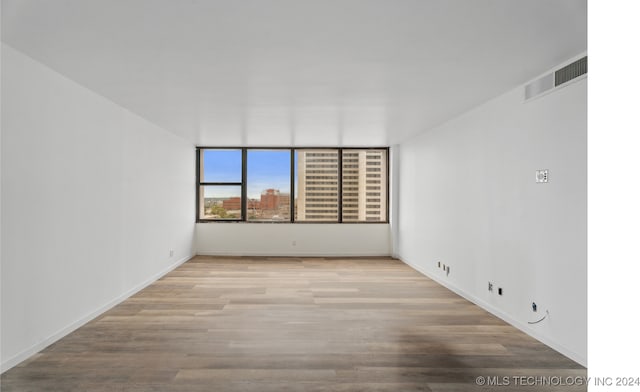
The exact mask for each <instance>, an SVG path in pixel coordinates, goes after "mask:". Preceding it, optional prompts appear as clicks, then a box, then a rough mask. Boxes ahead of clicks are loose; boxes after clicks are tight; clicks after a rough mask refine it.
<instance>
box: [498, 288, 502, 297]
mask: <svg viewBox="0 0 640 392" xmlns="http://www.w3.org/2000/svg"><path fill="white" fill-rule="evenodd" d="M498 295H502V287H498Z"/></svg>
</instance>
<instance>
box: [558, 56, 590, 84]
mask: <svg viewBox="0 0 640 392" xmlns="http://www.w3.org/2000/svg"><path fill="white" fill-rule="evenodd" d="M586 73H587V56H585V57H583V58H581V59H580V60H578V61H574V62H573V63H571V64H569V65H567V66H566V67H562V68H560V69H559V70H557V71H556V78H555V79H556V81H555V85H556V87H558V86H559V85H561V84H563V83H567V82H568V81H570V80H572V79H575V78H577V77H578V76H580V75H584V74H586Z"/></svg>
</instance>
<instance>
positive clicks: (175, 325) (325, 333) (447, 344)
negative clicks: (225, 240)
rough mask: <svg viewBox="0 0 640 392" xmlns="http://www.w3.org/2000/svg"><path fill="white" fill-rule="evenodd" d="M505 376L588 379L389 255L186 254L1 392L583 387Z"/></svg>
mask: <svg viewBox="0 0 640 392" xmlns="http://www.w3.org/2000/svg"><path fill="white" fill-rule="evenodd" d="M487 376H498V379H492V381H493V382H496V380H497V381H498V383H499V384H500V385H496V386H492V387H488V386H486V385H485V386H483V387H480V386H477V385H476V378H477V377H485V380H486V377H487ZM513 376H536V377H547V378H546V380H556V383H557V381H558V380H559V379H557V378H556V379H551V378H549V377H560V378H562V380H564V379H565V378H566V377H582V376H586V370H585V369H584V368H583V367H581V366H580V365H578V364H576V363H575V362H573V361H571V360H569V359H567V358H566V357H564V356H562V355H560V354H558V353H557V352H555V351H553V350H551V349H550V348H548V347H546V346H545V345H543V344H541V343H539V342H537V341H536V340H534V339H532V338H530V337H529V336H527V335H525V334H524V333H522V332H519V331H518V330H516V329H515V328H513V327H511V326H509V325H507V324H506V323H504V322H503V321H501V320H500V319H498V318H496V317H494V316H492V315H491V314H489V313H487V312H485V311H484V310H482V309H481V308H479V307H477V306H475V305H473V304H472V303H470V302H468V301H466V300H465V299H463V298H461V297H459V296H457V295H456V294H453V293H452V292H450V291H449V290H447V289H445V288H443V287H442V286H440V285H438V284H437V283H435V282H434V281H432V280H430V279H428V278H426V277H424V276H423V275H421V274H419V273H417V272H415V271H414V270H413V269H411V268H410V267H408V266H406V265H405V264H403V263H402V262H400V261H398V260H393V259H388V258H370V259H369V258H367V259H363V258H353V259H344V258H341V259H321V258H257V257H256V258H220V257H207V256H197V257H195V258H193V259H191V260H190V261H188V262H187V263H185V264H183V265H182V266H181V267H179V268H178V269H176V270H175V271H173V272H171V273H170V274H168V275H167V276H165V277H164V278H162V279H160V280H159V281H157V282H156V283H154V284H153V285H151V286H149V287H147V288H146V289H144V290H143V291H141V292H139V293H138V294H136V295H135V296H133V297H131V298H129V299H128V300H126V301H125V302H123V303H122V304H120V305H118V306H117V307H115V308H113V309H112V310H110V311H108V312H106V313H104V314H103V315H101V316H100V317H98V318H96V319H95V320H93V321H91V322H90V323H88V324H87V325H85V326H83V327H81V328H80V329H78V330H77V331H75V332H74V333H72V334H70V335H68V336H66V337H65V338H63V339H61V340H60V341H58V342H57V343H55V344H53V345H51V346H50V347H48V348H47V349H45V350H43V351H42V352H40V353H39V354H37V355H35V356H34V357H32V358H31V359H29V360H27V361H25V362H24V363H22V364H20V365H18V366H17V367H15V368H13V369H11V370H9V371H7V372H5V373H4V374H3V375H2V391H3V392H11V391H20V392H22V391H34V392H35V391H47V392H50V391H55V392H61V391H92V392H93V391H97V392H99V391H132V392H143V391H144V392H150V391H175V392H178V391H180V392H188V391H207V392H209V391H259V392H270V391H278V392H282V391H394V392H396V391H407V392H410V391H487V390H495V391H502V392H506V391H517V390H525V391H586V387H585V386H579V387H575V386H574V387H568V386H566V385H563V386H549V385H547V386H540V385H538V386H524V387H518V386H516V385H515V383H514V379H513V378H512V377H513ZM503 377H506V378H507V380H508V382H505V379H503ZM507 384H508V385H507ZM547 384H549V382H547Z"/></svg>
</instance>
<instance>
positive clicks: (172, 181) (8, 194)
mask: <svg viewBox="0 0 640 392" xmlns="http://www.w3.org/2000/svg"><path fill="white" fill-rule="evenodd" d="M194 157H195V152H194V148H193V146H192V145H190V144H189V143H187V142H185V141H183V140H181V139H179V138H177V137H176V136H174V135H172V134H170V133H168V132H166V131H164V130H162V129H160V128H158V127H156V126H154V125H153V124H151V123H149V122H147V121H145V120H144V119H142V118H140V117H138V116H136V115H134V114H132V113H130V112H128V111H127V110H125V109H123V108H121V107H119V106H117V105H116V104H114V103H112V102H111V101H108V100H106V99H105V98H103V97H101V96H98V95H96V94H95V93H93V92H91V91H89V90H87V89H85V88H84V87H82V86H80V85H78V84H76V83H74V82H72V81H70V80H68V79H66V78H65V77H63V76H61V75H59V74H57V73H55V72H53V71H52V70H50V69H49V68H46V67H45V66H43V65H41V64H39V63H37V62H35V61H33V60H31V59H30V58H28V57H26V56H24V55H23V54H21V53H19V52H17V51H15V50H13V49H12V48H10V47H8V46H6V45H3V46H2V165H1V167H2V245H3V246H2V354H1V355H2V369H3V370H6V369H7V368H9V367H11V366H13V365H15V364H16V363H17V362H19V361H21V360H23V359H25V358H26V357H28V356H29V355H31V354H33V353H35V352H37V351H38V350H40V349H42V348H44V347H45V346H46V345H47V344H49V343H51V342H52V341H54V340H56V339H57V338H59V337H61V336H63V335H64V334H66V333H68V332H70V331H71V330H73V329H74V328H76V327H78V326H80V325H81V324H82V323H84V322H86V321H87V320H89V319H90V318H92V317H93V316H95V315H98V314H99V313H101V312H102V311H104V310H105V309H107V308H108V307H110V306H112V305H114V304H115V303H117V302H118V301H120V300H122V299H124V298H126V297H127V296H128V295H130V294H132V293H133V292H135V291H136V290H138V289H140V288H142V287H144V285H146V284H148V283H150V282H152V281H153V280H155V279H156V278H157V277H159V276H160V275H162V274H163V273H165V272H166V271H168V270H169V269H171V268H172V267H175V266H176V265H177V264H179V263H180V262H182V261H184V260H186V259H188V258H189V257H190V256H191V255H192V247H193V230H194V229H193V219H194V218H193V214H194V209H195V206H194V204H195V202H194V200H195V194H194V180H195V177H194V176H195V175H194V165H195V163H194V159H195V158H194ZM170 249H173V250H174V255H173V256H172V257H170V256H169V250H170Z"/></svg>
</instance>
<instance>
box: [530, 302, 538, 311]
mask: <svg viewBox="0 0 640 392" xmlns="http://www.w3.org/2000/svg"><path fill="white" fill-rule="evenodd" d="M531 310H533V311H534V312H537V311H538V305H536V303H535V302H532V303H531Z"/></svg>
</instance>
